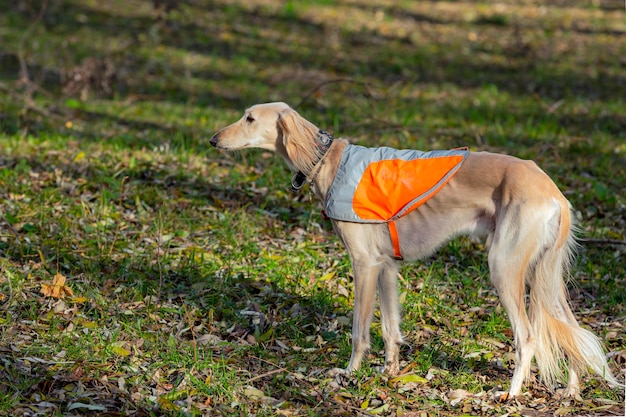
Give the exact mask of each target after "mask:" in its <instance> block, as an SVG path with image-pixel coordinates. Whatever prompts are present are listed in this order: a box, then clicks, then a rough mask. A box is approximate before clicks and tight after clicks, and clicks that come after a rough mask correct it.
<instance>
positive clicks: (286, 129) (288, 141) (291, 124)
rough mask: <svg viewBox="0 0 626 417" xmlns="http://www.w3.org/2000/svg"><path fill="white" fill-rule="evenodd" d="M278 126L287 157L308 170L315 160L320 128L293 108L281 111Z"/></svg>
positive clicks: (299, 167)
mask: <svg viewBox="0 0 626 417" xmlns="http://www.w3.org/2000/svg"><path fill="white" fill-rule="evenodd" d="M278 127H279V129H280V131H281V133H282V136H283V146H284V149H285V153H286V156H287V159H288V160H289V161H290V162H291V163H292V164H293V165H294V166H296V167H298V169H300V170H308V169H309V168H310V166H311V163H312V161H313V160H315V137H316V135H317V131H318V130H319V129H318V128H317V127H316V126H315V125H314V124H313V123H311V122H309V121H308V120H306V119H305V118H303V117H302V116H300V115H299V114H298V112H297V111H295V110H293V109H291V108H288V109H285V110H283V111H281V112H280V114H279V117H278Z"/></svg>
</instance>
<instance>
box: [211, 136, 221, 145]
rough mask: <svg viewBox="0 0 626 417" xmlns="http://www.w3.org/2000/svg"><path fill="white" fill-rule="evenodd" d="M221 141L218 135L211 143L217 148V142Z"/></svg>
mask: <svg viewBox="0 0 626 417" xmlns="http://www.w3.org/2000/svg"><path fill="white" fill-rule="evenodd" d="M218 141H219V137H218V136H217V135H213V137H212V138H211V140H209V143H210V144H211V145H213V146H215V147H217V142H218Z"/></svg>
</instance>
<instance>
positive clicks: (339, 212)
mask: <svg viewBox="0 0 626 417" xmlns="http://www.w3.org/2000/svg"><path fill="white" fill-rule="evenodd" d="M468 155H469V151H468V150H464V149H459V150H446V151H430V152H422V151H416V150H398V149H392V148H387V147H381V148H365V147H363V146H358V145H348V146H347V147H346V148H345V150H344V151H343V154H342V156H341V161H340V163H339V167H338V169H337V175H336V176H335V178H334V180H333V183H332V185H331V187H330V189H329V191H328V193H327V194H326V198H325V201H324V211H325V213H326V215H327V216H328V217H330V218H331V219H335V220H341V221H348V222H358V223H388V224H389V232H390V235H391V240H392V244H393V247H394V252H395V256H396V258H398V259H401V258H402V255H401V252H400V242H399V240H398V234H397V231H396V228H395V223H394V220H396V219H398V218H400V217H402V216H404V215H406V214H408V213H409V212H411V211H412V210H415V209H416V208H418V207H419V206H420V205H422V204H424V203H425V202H426V201H428V199H429V198H431V197H432V196H433V195H435V194H436V193H437V191H439V190H440V189H441V188H442V187H443V186H445V185H446V184H447V183H448V181H450V179H451V178H452V176H453V175H454V174H456V172H457V171H458V169H459V168H460V167H461V165H462V164H463V162H464V161H465V158H467V156H468Z"/></svg>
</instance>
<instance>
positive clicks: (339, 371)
mask: <svg viewBox="0 0 626 417" xmlns="http://www.w3.org/2000/svg"><path fill="white" fill-rule="evenodd" d="M349 373H350V372H349V371H348V370H347V369H343V368H332V369H329V370H328V371H327V372H326V376H328V377H329V378H337V377H341V376H343V375H348V374H349Z"/></svg>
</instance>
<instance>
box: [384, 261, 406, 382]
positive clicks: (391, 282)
mask: <svg viewBox="0 0 626 417" xmlns="http://www.w3.org/2000/svg"><path fill="white" fill-rule="evenodd" d="M378 294H379V297H380V313H381V324H382V331H383V340H384V341H385V372H386V373H388V374H389V375H392V376H393V375H397V374H398V372H400V359H399V355H400V344H402V333H401V332H400V305H399V300H398V264H397V263H396V262H395V261H389V262H387V263H385V264H384V266H383V269H382V271H381V273H380V275H379V277H378Z"/></svg>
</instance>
